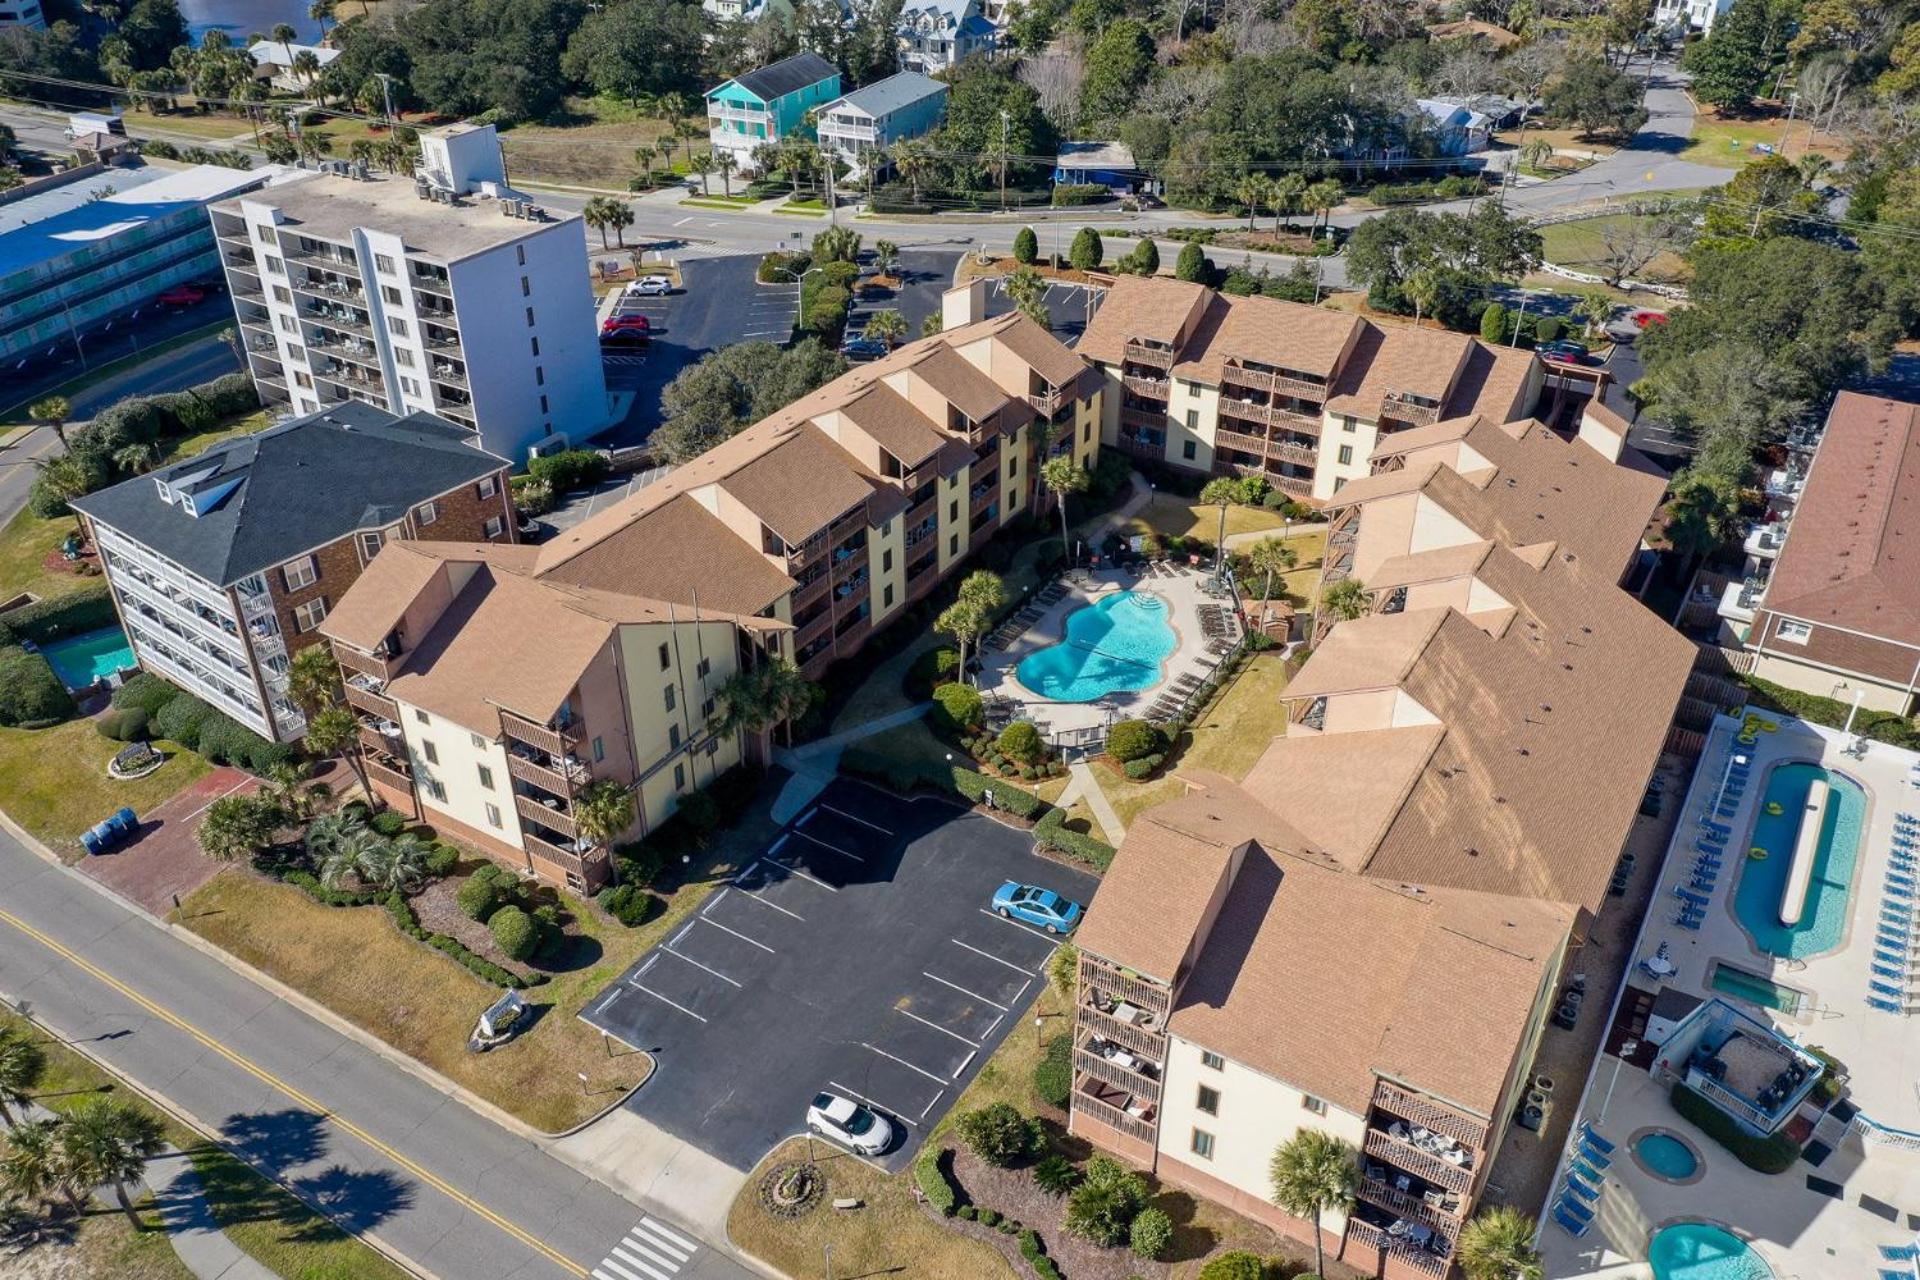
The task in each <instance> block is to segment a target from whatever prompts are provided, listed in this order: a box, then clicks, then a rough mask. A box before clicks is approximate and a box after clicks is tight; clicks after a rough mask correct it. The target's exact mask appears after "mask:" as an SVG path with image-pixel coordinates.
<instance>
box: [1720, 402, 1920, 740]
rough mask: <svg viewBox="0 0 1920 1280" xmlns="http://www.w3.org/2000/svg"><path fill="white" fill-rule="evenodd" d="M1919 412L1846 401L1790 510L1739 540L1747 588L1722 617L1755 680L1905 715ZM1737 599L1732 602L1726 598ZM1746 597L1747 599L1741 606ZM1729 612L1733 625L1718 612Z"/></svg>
mask: <svg viewBox="0 0 1920 1280" xmlns="http://www.w3.org/2000/svg"><path fill="white" fill-rule="evenodd" d="M1917 462H1920V405H1914V404H1909V403H1906V402H1904V401H1900V400H1888V399H1884V398H1882V397H1879V396H1867V395H1861V394H1859V393H1857V392H1853V391H1843V392H1841V393H1840V395H1839V396H1838V397H1836V398H1835V400H1834V403H1833V409H1832V411H1831V412H1830V413H1829V414H1828V415H1827V426H1826V431H1825V433H1824V435H1822V437H1821V439H1820V444H1819V447H1818V449H1817V450H1816V451H1815V452H1814V455H1813V463H1812V466H1811V467H1810V468H1809V470H1808V471H1807V474H1806V480H1805V484H1804V485H1803V486H1801V487H1800V488H1799V491H1798V500H1797V501H1792V502H1775V503H1772V504H1770V507H1769V518H1768V519H1767V520H1766V521H1765V522H1763V523H1761V524H1759V525H1758V526H1756V527H1755V528H1754V529H1753V530H1752V531H1751V532H1750V533H1749V534H1748V536H1747V540H1746V545H1745V550H1746V552H1747V554H1748V555H1749V557H1750V561H1749V573H1748V576H1747V578H1746V579H1745V580H1744V581H1742V582H1740V583H1734V584H1729V587H1728V589H1727V598H1726V600H1725V601H1723V607H1722V610H1721V612H1722V616H1723V617H1730V618H1732V619H1734V620H1735V621H1736V623H1737V624H1744V630H1743V632H1740V633H1737V634H1738V638H1739V641H1740V642H1741V643H1743V644H1744V645H1745V647H1746V648H1747V650H1748V651H1749V652H1751V653H1752V654H1753V655H1754V666H1753V673H1754V674H1755V675H1757V676H1759V677H1761V678H1762V679H1765V680H1771V681H1773V682H1774V683H1776V684H1783V685H1786V686H1787V687H1788V688H1792V689H1799V690H1801V691H1802V692H1805V693H1812V694H1818V695H1820V696H1821V697H1824V698H1836V699H1838V700H1840V701H1841V702H1849V703H1850V702H1854V701H1858V702H1859V704H1860V705H1861V706H1862V707H1865V708H1867V709H1869V710H1879V711H1893V712H1897V713H1899V714H1901V715H1907V714H1911V713H1912V711H1913V710H1914V692H1915V688H1916V686H1920V565H1910V564H1908V563H1907V562H1906V560H1905V559H1904V556H1905V548H1904V546H1903V545H1902V544H1901V541H1900V539H1901V538H1902V537H1904V536H1905V535H1906V533H1907V532H1908V530H1909V527H1911V528H1912V530H1913V531H1914V532H1915V534H1916V536H1920V520H1916V518H1915V516H1914V515H1913V513H1912V510H1911V509H1910V508H1911V504H1913V503H1915V502H1916V500H1920V470H1916V463H1917ZM1735 592H1738V593H1739V595H1738V596H1736V595H1735V594H1734V593H1735ZM1742 597H1744V598H1742ZM1728 603H1731V605H1732V606H1733V608H1734V609H1737V610H1738V611H1739V613H1745V614H1746V615H1747V617H1746V618H1744V619H1742V618H1740V617H1739V613H1735V612H1733V610H1730V609H1729V608H1728V607H1726V606H1727V604H1728Z"/></svg>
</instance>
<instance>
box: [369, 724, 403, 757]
mask: <svg viewBox="0 0 1920 1280" xmlns="http://www.w3.org/2000/svg"><path fill="white" fill-rule="evenodd" d="M360 745H361V746H362V747H364V748H366V749H367V750H368V751H378V752H380V753H381V754H382V755H388V756H392V757H394V758H395V759H396V760H397V759H401V758H402V757H404V756H405V755H406V753H407V744H406V742H405V740H404V739H402V738H401V737H400V734H399V732H398V731H397V730H396V731H395V732H394V733H392V734H391V735H389V734H384V733H382V732H380V731H379V730H378V729H376V728H374V727H373V726H372V725H370V724H365V723H363V724H361V726H360Z"/></svg>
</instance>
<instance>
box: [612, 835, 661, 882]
mask: <svg viewBox="0 0 1920 1280" xmlns="http://www.w3.org/2000/svg"><path fill="white" fill-rule="evenodd" d="M663 862H664V858H663V856H662V854H661V852H660V850H659V849H657V848H655V847H654V846H652V845H650V844H648V843H647V842H646V841H644V840H643V841H640V842H639V843H637V844H623V845H621V846H620V847H619V848H617V849H615V850H614V851H613V867H614V870H615V871H616V872H617V873H618V874H619V877H620V883H621V884H630V885H632V886H634V887H635V888H636V889H645V888H647V887H648V886H649V885H651V884H652V883H653V882H654V880H655V879H656V878H657V877H658V876H659V874H660V868H661V865H662V863H663Z"/></svg>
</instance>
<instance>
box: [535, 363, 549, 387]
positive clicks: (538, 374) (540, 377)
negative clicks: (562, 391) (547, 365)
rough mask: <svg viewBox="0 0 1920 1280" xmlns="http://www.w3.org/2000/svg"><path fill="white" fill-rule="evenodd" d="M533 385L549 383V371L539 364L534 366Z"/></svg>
mask: <svg viewBox="0 0 1920 1280" xmlns="http://www.w3.org/2000/svg"><path fill="white" fill-rule="evenodd" d="M533 385H534V386H536V387H544V386H546V385H547V371H546V370H545V369H544V368H542V367H541V366H539V365H535V366H533Z"/></svg>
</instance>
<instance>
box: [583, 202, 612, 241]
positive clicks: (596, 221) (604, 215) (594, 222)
mask: <svg viewBox="0 0 1920 1280" xmlns="http://www.w3.org/2000/svg"><path fill="white" fill-rule="evenodd" d="M612 208H613V200H612V199H611V198H609V197H607V196H595V197H594V198H593V199H591V200H589V201H587V203H586V204H585V205H583V206H581V209H580V218H581V220H582V221H584V222H585V223H586V224H587V225H588V226H590V227H592V228H593V229H594V230H595V231H598V232H599V233H600V247H601V248H602V249H609V248H612V246H611V245H609V244H608V243H607V228H608V227H611V226H612V225H613V218H612V215H611V213H610V210H611V209H612Z"/></svg>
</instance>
